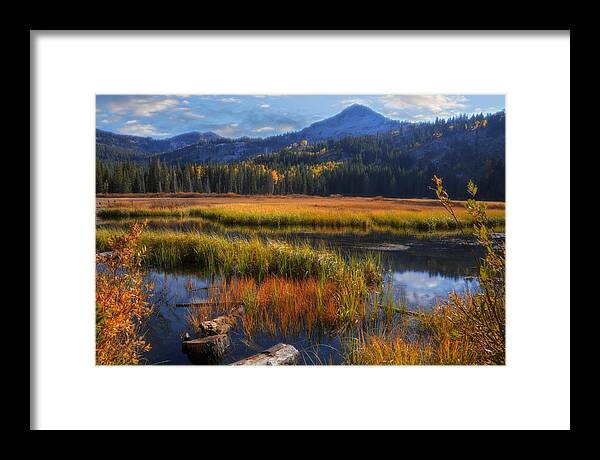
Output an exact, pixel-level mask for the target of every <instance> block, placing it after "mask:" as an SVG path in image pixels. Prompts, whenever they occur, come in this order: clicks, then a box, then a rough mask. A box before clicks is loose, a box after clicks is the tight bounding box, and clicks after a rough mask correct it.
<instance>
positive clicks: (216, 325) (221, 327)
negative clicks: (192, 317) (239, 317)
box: [200, 315, 236, 335]
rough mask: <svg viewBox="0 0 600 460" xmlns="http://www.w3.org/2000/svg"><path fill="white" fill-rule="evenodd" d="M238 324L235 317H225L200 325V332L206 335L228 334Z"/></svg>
mask: <svg viewBox="0 0 600 460" xmlns="http://www.w3.org/2000/svg"><path fill="white" fill-rule="evenodd" d="M235 324H236V319H235V317H234V316H233V315H223V316H219V317H217V318H215V319H211V320H208V321H202V322H201V323H200V331H202V333H203V334H204V335H220V334H227V333H228V332H229V329H231V328H232V327H233V326H235Z"/></svg>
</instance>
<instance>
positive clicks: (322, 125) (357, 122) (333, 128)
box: [161, 104, 403, 163]
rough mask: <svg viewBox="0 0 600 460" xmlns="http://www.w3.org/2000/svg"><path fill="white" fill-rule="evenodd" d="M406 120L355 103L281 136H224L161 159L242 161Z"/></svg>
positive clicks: (373, 131) (380, 129) (387, 128)
mask: <svg viewBox="0 0 600 460" xmlns="http://www.w3.org/2000/svg"><path fill="white" fill-rule="evenodd" d="M402 125H403V123H401V122H398V121H395V120H391V119H389V118H386V117H384V116H383V115H381V114H379V113H377V112H375V111H373V110H371V109H370V108H368V107H365V106H362V105H358V104H354V105H351V106H350V107H347V108H346V109H344V110H343V111H341V112H340V113H338V114H337V115H334V116H333V117H330V118H326V119H325V120H321V121H318V122H316V123H313V124H312V125H310V126H309V127H307V128H304V129H302V130H300V131H296V132H292V133H288V134H283V135H279V136H272V137H267V138H265V139H260V138H240V139H225V138H220V139H217V140H216V141H214V142H211V143H198V144H194V145H188V146H184V147H182V148H180V149H177V150H176V151H173V152H168V153H165V154H163V155H162V156H161V159H162V160H164V161H166V162H168V163H172V162H177V161H178V162H183V163H185V162H222V163H227V162H231V161H236V160H241V159H244V158H247V157H250V156H252V155H255V154H259V153H270V152H274V151H276V150H279V149H281V148H283V147H286V146H288V145H290V144H293V143H295V142H298V141H300V140H303V139H306V140H308V141H310V142H315V141H320V140H326V139H340V138H342V137H346V136H364V135H371V134H377V133H382V132H386V131H390V130H392V129H398V128H399V127H401V126H402Z"/></svg>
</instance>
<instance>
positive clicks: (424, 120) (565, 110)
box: [31, 31, 570, 429]
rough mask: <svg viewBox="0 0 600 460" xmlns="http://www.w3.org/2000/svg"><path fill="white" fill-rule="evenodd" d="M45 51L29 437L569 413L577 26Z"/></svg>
mask: <svg viewBox="0 0 600 460" xmlns="http://www.w3.org/2000/svg"><path fill="white" fill-rule="evenodd" d="M31 41H32V49H33V50H34V51H35V54H34V57H35V58H34V60H33V65H32V82H33V89H34V102H33V110H34V113H33V117H34V120H35V123H34V125H33V126H34V127H35V133H34V134H32V140H33V141H32V150H33V152H34V159H35V162H34V166H33V167H34V174H33V177H34V178H35V183H34V184H32V186H33V190H34V207H35V215H36V218H35V223H34V227H35V247H36V259H37V264H36V277H35V279H36V286H35V291H36V295H35V299H34V303H33V306H32V308H33V310H32V313H33V315H32V320H33V321H34V327H33V330H35V331H36V336H35V337H34V338H33V341H32V344H33V345H32V346H33V348H32V360H33V362H34V366H33V369H34V372H33V373H32V376H31V379H32V388H33V393H32V395H33V396H32V398H33V399H32V404H33V405H34V410H33V412H32V414H33V415H32V421H31V425H32V428H42V429H43V428H73V427H77V428H152V429H154V428H177V429H218V428H219V429H220V428H230V429H231V428H284V429H289V428H319V429H330V428H368V429H370V428H403V429H415V428H419V429H421V428H429V429H439V428H453V429H454V428H457V429H462V428H469V429H472V428H478V429H492V428H519V429H522V428H547V429H569V423H570V422H569V410H570V409H569V406H570V399H569V398H570V395H569V369H570V364H569V340H570V339H569V327H568V323H569V308H568V306H569V302H570V293H569V286H568V281H567V282H566V284H565V280H568V279H569V257H570V256H569V251H570V249H569V244H570V243H569V241H568V238H569V217H568V216H569V187H568V182H569V177H568V174H565V173H566V172H568V169H569V161H570V160H569V151H570V138H569V129H568V128H569V123H570V113H569V107H570V86H569V85H570V36H569V32H568V31H556V32H544V33H539V34H536V33H532V32H530V33H516V32H515V33H508V32H496V33H474V32H446V33H441V32H438V33H436V32H432V33H430V34H426V33H422V32H421V33H419V32H413V33H409V32H397V33H386V34H377V33H372V34H369V33H360V34H356V35H353V34H352V33H349V32H338V33H319V32H313V33H308V32H294V33H285V32H279V33H275V32H231V33H229V34H223V33H209V32H202V31H198V32H195V33H190V32H186V33H178V32H172V33H167V32H158V33H151V32H127V33H126V32H93V33H92V32H89V33H86V32H76V33H75V32H71V33H69V32H59V31H56V32H53V31H37V32H36V31H32V32H31ZM432 56H435V59H432ZM549 133H552V135H551V136H550V135H549ZM540 177H542V178H543V180H542V181H541V182H540V181H539V179H540ZM555 181H560V183H561V184H563V185H565V182H566V185H567V186H566V187H565V186H563V185H561V193H559V194H556V193H553V192H552V190H551V189H545V187H550V185H544V184H550V183H558V182H555ZM532 183H533V184H535V187H532ZM540 192H542V193H540ZM550 195H551V196H552V198H548V197H549V196H550ZM557 212H558V213H562V214H564V216H565V218H563V219H560V218H558V216H557ZM550 216H554V217H553V219H552V222H553V224H552V225H553V232H552V236H549V235H548V232H547V230H546V229H545V227H544V222H548V219H549V218H550ZM555 224H556V225H557V226H555ZM548 238H552V239H555V238H559V239H561V240H562V239H566V240H565V241H564V242H562V243H561V244H556V243H552V247H553V248H555V250H554V249H553V255H552V258H553V260H554V261H556V263H553V264H552V266H549V265H548V264H547V262H545V261H547V258H548V253H547V244H548V242H547V241H546V240H547V239H548ZM66 273H69V275H68V277H69V280H70V281H69V287H68V288H67V289H65V288H64V282H62V280H63V277H64V276H65V274H66ZM557 279H560V280H562V282H561V283H556V284H554V283H553V280H557ZM538 280H539V283H541V284H539V283H538ZM536 283H538V284H536ZM551 283H553V284H551ZM533 286H538V287H539V289H538V288H535V289H534V288H533ZM544 286H547V287H544ZM550 286H552V287H550ZM559 318H560V319H559ZM540 324H541V325H543V327H539V326H540ZM555 334H559V335H558V336H560V337H561V339H560V340H556V337H557V335H555ZM540 344H543V345H540ZM541 349H543V350H544V352H543V354H542V355H540V350H541ZM550 356H552V359H551V360H550V359H549V357H550ZM273 367H276V368H275V369H273ZM65 375H69V376H71V377H70V378H69V379H67V378H65ZM65 381H68V382H69V383H67V384H65ZM541 381H543V385H541V384H540V382H541ZM133 389H135V391H134V390H133ZM132 392H133V393H132ZM134 393H135V401H138V402H136V403H134V406H135V408H134V409H132V408H131V404H132V403H131V398H130V397H131V395H132V394H134ZM409 394H411V395H419V396H420V397H418V398H412V397H407V395H409ZM550 394H552V401H553V405H552V408H551V409H549V408H548V406H547V401H548V400H547V398H548V396H549V395H550ZM150 399H151V400H152V404H148V403H149V401H150ZM351 401H352V402H351ZM157 406H158V407H157ZM541 407H543V408H544V411H543V412H540V411H539V408H541ZM200 408H202V411H204V413H205V414H208V413H210V417H198V415H197V414H198V410H200ZM319 408H321V409H323V408H327V410H326V412H327V414H328V415H327V417H321V416H317V417H316V419H317V420H315V414H318V413H319V412H318V411H319V410H320V409H319ZM240 409H242V411H243V412H244V413H250V414H253V416H252V420H251V423H250V421H249V420H248V419H246V418H244V417H237V416H236V415H235V413H239V412H240ZM132 410H134V411H135V412H136V413H137V414H138V415H137V416H136V417H135V418H131V417H127V416H126V414H131V413H132V412H131V411H132ZM350 413H352V416H349V415H350ZM542 413H543V417H542V416H541V414H542ZM332 414H333V415H332ZM399 414H402V416H401V417H399ZM432 414H435V416H432Z"/></svg>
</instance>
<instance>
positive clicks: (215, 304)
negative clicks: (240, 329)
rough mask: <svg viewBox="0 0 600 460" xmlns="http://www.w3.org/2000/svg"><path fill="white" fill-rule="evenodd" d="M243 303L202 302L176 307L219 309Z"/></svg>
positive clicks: (177, 304) (179, 304) (181, 304)
mask: <svg viewBox="0 0 600 460" xmlns="http://www.w3.org/2000/svg"><path fill="white" fill-rule="evenodd" d="M241 304H242V302H241V301H236V302H227V301H214V300H203V301H201V302H184V303H176V304H175V306H176V307H185V308H189V307H219V306H223V305H241Z"/></svg>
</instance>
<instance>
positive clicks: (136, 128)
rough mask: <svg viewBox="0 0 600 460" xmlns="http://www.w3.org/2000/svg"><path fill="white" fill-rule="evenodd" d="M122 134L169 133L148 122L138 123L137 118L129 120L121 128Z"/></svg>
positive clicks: (153, 134) (146, 134)
mask: <svg viewBox="0 0 600 460" xmlns="http://www.w3.org/2000/svg"><path fill="white" fill-rule="evenodd" d="M119 132H120V133H121V134H132V135H135V136H166V135H168V134H169V133H163V132H160V131H158V130H157V129H156V128H155V127H154V126H152V125H150V124H146V123H138V122H137V120H129V121H127V122H125V124H124V125H123V126H121V128H119Z"/></svg>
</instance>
